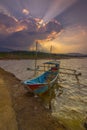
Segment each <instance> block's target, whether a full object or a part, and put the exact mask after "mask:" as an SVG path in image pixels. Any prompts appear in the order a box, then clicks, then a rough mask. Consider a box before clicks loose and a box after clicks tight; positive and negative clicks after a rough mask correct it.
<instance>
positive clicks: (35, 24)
mask: <svg viewBox="0 0 87 130" xmlns="http://www.w3.org/2000/svg"><path fill="white" fill-rule="evenodd" d="M0 18H1V21H0V35H1V37H0V38H1V41H0V46H2V47H8V48H11V49H21V50H26V49H29V47H30V48H34V42H35V41H36V40H53V39H55V38H56V37H57V35H58V34H59V32H60V31H61V30H62V26H61V24H60V23H59V22H58V21H56V20H52V21H50V22H48V23H44V22H41V21H43V20H42V19H39V18H38V19H37V18H33V17H30V18H26V19H22V20H15V19H14V18H13V17H11V16H8V15H6V14H0ZM2 35H3V37H5V38H4V39H2ZM6 36H7V37H6Z"/></svg>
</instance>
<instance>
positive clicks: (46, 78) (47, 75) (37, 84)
mask: <svg viewBox="0 0 87 130" xmlns="http://www.w3.org/2000/svg"><path fill="white" fill-rule="evenodd" d="M43 64H44V65H43V66H41V67H43V68H44V72H43V73H42V74H41V75H40V76H38V77H36V78H33V79H30V80H26V81H24V82H23V83H24V84H25V87H26V88H27V89H29V90H30V89H31V90H32V92H33V93H34V94H42V93H45V92H46V91H48V90H49V89H50V88H51V87H53V86H54V85H55V84H56V83H57V82H58V75H59V66H60V63H59V61H49V62H45V63H43ZM47 68H48V70H47ZM45 70H46V71H45Z"/></svg>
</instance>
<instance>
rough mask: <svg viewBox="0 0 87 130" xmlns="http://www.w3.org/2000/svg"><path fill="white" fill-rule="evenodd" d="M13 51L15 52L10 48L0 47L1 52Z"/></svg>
mask: <svg viewBox="0 0 87 130" xmlns="http://www.w3.org/2000/svg"><path fill="white" fill-rule="evenodd" d="M11 51H14V50H12V49H9V48H4V47H0V52H11Z"/></svg>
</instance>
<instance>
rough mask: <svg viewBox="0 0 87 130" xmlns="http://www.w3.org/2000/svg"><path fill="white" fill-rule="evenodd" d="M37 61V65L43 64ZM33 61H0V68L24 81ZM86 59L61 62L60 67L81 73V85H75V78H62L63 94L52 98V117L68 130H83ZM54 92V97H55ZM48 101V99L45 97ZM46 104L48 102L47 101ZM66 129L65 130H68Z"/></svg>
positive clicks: (85, 103) (86, 83)
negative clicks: (56, 118) (62, 123)
mask: <svg viewBox="0 0 87 130" xmlns="http://www.w3.org/2000/svg"><path fill="white" fill-rule="evenodd" d="M43 62H44V61H43V60H39V61H38V64H39V63H40V64H41V63H43ZM33 64H34V61H33V60H13V61H12V60H9V61H0V66H2V67H3V68H4V69H6V70H7V71H9V72H12V73H14V74H15V75H16V76H17V77H18V78H19V79H21V80H25V79H27V78H29V77H31V75H32V72H30V71H27V70H26V69H27V68H28V67H30V68H33V67H32V66H33ZM86 65H87V59H67V60H61V67H66V68H71V69H76V70H78V71H79V72H81V73H82V76H81V77H80V83H81V85H79V84H77V81H76V80H75V77H72V76H71V77H70V76H64V75H63V76H62V78H64V79H65V81H63V82H62V83H61V85H62V86H63V94H62V95H60V96H59V97H57V96H56V97H55V94H53V95H54V96H53V97H52V109H53V115H55V116H57V117H58V118H59V119H60V121H63V122H64V123H65V124H66V126H67V128H68V129H69V130H83V127H82V124H83V121H84V119H85V117H86V116H87V115H86V112H87V67H86ZM57 93H58V92H57V91H56V95H57ZM47 99H48V97H47ZM47 102H48V101H47ZM68 129H67V130H68Z"/></svg>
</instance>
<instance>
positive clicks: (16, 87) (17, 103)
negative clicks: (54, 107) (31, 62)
mask: <svg viewBox="0 0 87 130" xmlns="http://www.w3.org/2000/svg"><path fill="white" fill-rule="evenodd" d="M0 129H1V130H7V129H8V130H66V128H65V126H64V125H63V124H62V123H61V122H59V121H58V120H57V119H56V118H54V117H53V116H52V115H51V112H50V111H49V110H47V109H46V108H44V106H43V104H42V102H41V101H40V98H35V97H34V96H33V95H32V94H30V93H27V91H26V90H25V89H24V86H23V85H22V84H21V81H20V80H18V79H17V78H16V77H15V76H14V75H13V74H11V73H9V72H7V71H5V70H3V69H2V68H0Z"/></svg>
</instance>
